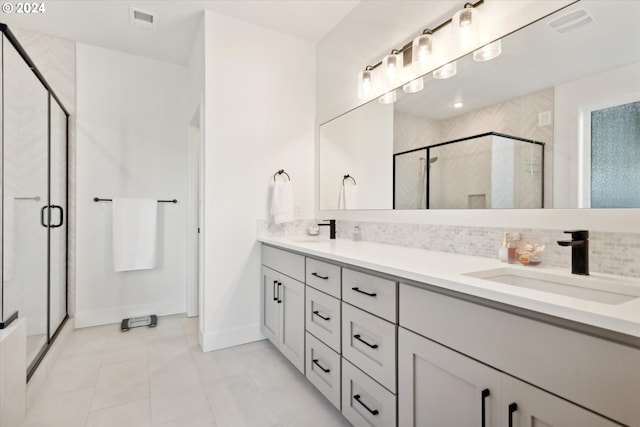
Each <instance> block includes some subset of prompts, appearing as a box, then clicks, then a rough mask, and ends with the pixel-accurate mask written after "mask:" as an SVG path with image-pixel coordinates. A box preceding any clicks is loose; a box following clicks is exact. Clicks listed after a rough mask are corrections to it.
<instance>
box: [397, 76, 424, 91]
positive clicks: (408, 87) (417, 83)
mask: <svg viewBox="0 0 640 427" xmlns="http://www.w3.org/2000/svg"><path fill="white" fill-rule="evenodd" d="M422 89H424V79H423V78H422V77H418V78H417V79H415V80H411V81H410V82H409V83H407V84H405V85H404V86H402V90H403V91H404V92H405V93H416V92H420V91H421V90H422Z"/></svg>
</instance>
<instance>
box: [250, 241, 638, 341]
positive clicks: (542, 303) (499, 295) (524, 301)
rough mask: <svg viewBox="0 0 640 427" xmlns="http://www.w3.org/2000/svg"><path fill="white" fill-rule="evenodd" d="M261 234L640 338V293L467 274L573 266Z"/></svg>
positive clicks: (313, 252) (630, 281)
mask: <svg viewBox="0 0 640 427" xmlns="http://www.w3.org/2000/svg"><path fill="white" fill-rule="evenodd" d="M258 240H259V241H261V242H262V243H266V244H269V245H272V246H276V247H279V248H282V249H288V250H292V251H297V252H301V253H304V254H307V255H309V256H313V257H319V258H325V259H327V260H332V261H336V262H339V263H344V264H350V265H353V266H357V267H361V268H366V269H370V270H373V271H378V272H381V273H386V274H391V275H394V276H398V277H401V278H406V279H408V280H412V281H416V282H421V283H427V284H430V285H434V286H437V287H440V288H443V289H448V290H452V291H456V292H461V293H464V294H468V295H472V296H475V297H479V298H484V299H488V300H492V301H496V302H499V303H504V304H508V305H511V306H514V307H519V308H523V309H526V310H531V311H535V312H539V313H544V314H547V315H551V316H555V317H559V318H563V319H567V320H570V321H575V322H579V323H583V324H586V325H590V326H595V327H598V328H603V329H606V330H610V331H614V332H619V333H622V334H626V335H630V336H633V337H638V338H640V298H634V299H632V300H630V301H627V302H623V303H621V304H605V303H599V302H593V301H588V300H585V299H580V298H575V297H570V296H565V295H558V294H554V293H550V292H543V291H539V290H534V289H528V288H522V287H518V286H513V285H508V284H502V283H498V282H494V281H490V280H485V279H480V278H476V277H471V276H467V275H466V274H468V273H474V272H478V271H483V270H490V269H496V268H504V267H507V266H508V267H509V268H513V269H523V270H530V269H536V270H538V271H539V272H541V273H552V274H554V275H560V276H563V277H566V278H569V280H570V279H571V277H572V275H571V272H570V271H564V270H561V269H557V268H545V267H544V262H543V263H542V264H540V265H538V266H523V265H519V264H505V263H503V262H500V261H499V260H498V259H497V258H496V259H492V258H483V257H476V256H470V255H460V254H454V253H447V252H436V251H427V250H424V249H418V248H410V247H404V246H395V245H387V244H381V243H372V242H362V241H358V242H355V241H352V240H347V239H336V240H328V239H326V238H325V239H314V238H311V237H309V236H299V237H297V238H296V237H271V236H259V237H258ZM574 277H575V276H574ZM581 280H587V281H589V280H591V281H594V282H595V281H598V280H601V281H602V280H605V281H615V282H617V283H622V284H623V285H624V286H625V287H626V288H628V289H631V290H632V292H633V295H638V296H640V279H634V278H627V277H621V276H613V275H608V274H599V273H592V274H591V276H589V277H586V278H585V277H582V276H581ZM587 283H588V282H587Z"/></svg>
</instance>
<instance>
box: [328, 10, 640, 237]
mask: <svg viewBox="0 0 640 427" xmlns="http://www.w3.org/2000/svg"><path fill="white" fill-rule="evenodd" d="M570 3H571V1H565V0H558V1H552V0H548V1H547V0H545V1H533V0H526V1H524V0H523V1H508V0H491V1H486V2H485V3H484V4H483V5H482V6H481V8H482V13H483V15H484V16H485V17H487V19H491V22H492V24H491V27H490V28H491V31H492V32H493V34H495V35H496V36H497V37H499V36H501V35H504V34H506V33H507V32H509V31H512V30H514V29H517V28H519V27H521V26H523V25H525V24H527V23H529V22H532V21H534V20H536V19H539V18H541V17H543V16H545V15H547V14H549V13H551V12H553V11H555V10H557V9H559V8H561V7H563V6H565V5H568V4H570ZM457 7H459V6H458V4H457V3H455V2H450V1H446V0H445V1H429V2H426V1H425V2H412V1H371V2H366V1H365V2H361V3H359V4H358V5H357V6H356V7H355V8H354V9H353V10H352V11H351V13H350V14H349V15H347V17H345V19H343V20H342V21H341V22H340V23H339V24H338V25H337V26H336V27H335V28H334V29H333V30H332V31H331V32H330V33H329V34H327V36H325V37H324V39H322V40H321V41H320V43H319V44H318V46H317V47H316V49H317V52H318V53H317V58H316V62H317V68H316V72H317V83H316V93H317V105H316V109H317V117H318V123H323V122H325V121H328V120H330V119H331V118H333V117H336V116H338V115H340V114H342V113H344V112H346V111H348V110H350V109H352V108H354V107H357V106H358V105H360V104H362V103H363V101H361V100H359V99H358V98H357V75H358V72H360V71H361V70H362V69H364V67H365V66H366V65H369V64H375V63H376V62H378V61H379V60H380V59H381V58H382V57H383V56H384V55H386V54H388V52H389V51H390V50H391V49H392V48H397V47H399V46H402V45H404V44H405V43H406V42H408V41H410V40H411V39H412V38H413V37H415V36H416V35H417V34H419V33H420V32H421V30H422V29H424V28H425V27H427V26H430V25H437V24H439V23H440V22H443V21H444V20H446V19H447V18H448V17H450V16H451V15H452V14H453V13H454V12H455V11H456V9H457ZM485 12H486V13H485ZM483 28H486V27H483ZM500 33H501V34H500ZM316 170H318V164H317V163H316ZM317 186H318V182H317V181H316V189H317V188H318V187H317ZM316 216H318V217H324V218H329V217H332V218H336V219H339V220H347V221H376V222H405V223H425V224H449V225H469V224H473V225H476V226H489V227H494V226H495V227H525V228H528V227H531V228H554V229H558V228H567V229H569V228H575V227H586V228H587V229H590V230H597V231H629V230H635V231H636V232H637V230H638V223H637V220H636V218H637V216H638V210H637V209H589V210H580V211H578V210H572V209H564V210H563V209H553V210H546V209H545V210H528V209H519V210H508V211H496V210H486V211H477V210H476V211H466V210H443V211H427V212H425V211H390V210H369V211H321V210H320V209H319V208H318V202H317V201H316Z"/></svg>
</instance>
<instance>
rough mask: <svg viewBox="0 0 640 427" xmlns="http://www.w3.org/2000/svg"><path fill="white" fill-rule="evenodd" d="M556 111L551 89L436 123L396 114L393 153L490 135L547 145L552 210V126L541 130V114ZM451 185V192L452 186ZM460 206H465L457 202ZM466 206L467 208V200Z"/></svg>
mask: <svg viewBox="0 0 640 427" xmlns="http://www.w3.org/2000/svg"><path fill="white" fill-rule="evenodd" d="M553 111H554V90H553V89H552V88H549V89H545V90H542V91H539V92H535V93H532V94H528V95H525V96H522V97H519V98H514V99H511V100H508V101H505V102H501V103H498V104H494V105H490V106H487V107H483V108H480V109H477V110H475V111H471V112H468V113H465V114H461V115H458V116H455V117H451V118H449V119H444V120H434V119H431V118H427V117H420V116H416V115H411V114H407V113H403V112H400V111H395V113H394V130H393V132H394V153H400V152H403V151H407V150H412V149H414V148H419V147H423V146H431V145H434V144H437V143H440V142H445V141H452V140H455V139H460V138H465V137H469V136H473V135H479V134H482V133H487V132H499V133H505V134H507V135H513V136H518V137H521V138H525V139H532V140H534V141H540V142H544V143H545V144H546V145H545V148H544V162H545V168H544V183H545V184H544V206H545V207H551V205H552V200H553V182H552V179H553V123H550V124H547V125H543V126H540V125H539V122H538V118H539V117H538V114H539V113H544V112H549V113H550V114H551V116H552V117H553ZM440 166H442V163H441V164H440ZM434 167H435V165H434ZM432 171H433V169H432ZM449 175H450V174H447V176H449ZM462 175H463V174H460V175H457V176H462ZM464 175H466V173H465V174H464ZM452 176H456V175H455V174H453V175H452ZM435 179H437V176H436V177H435ZM455 181H457V183H458V184H459V185H466V183H467V180H464V179H457V180H455ZM448 185H449V187H450V188H452V187H451V185H452V183H449V184H448ZM396 190H398V188H396ZM452 190H453V193H454V194H462V192H463V191H466V189H463V188H452ZM400 191H404V192H408V191H410V189H405V188H402V189H400ZM434 191H435V190H434ZM435 197H436V199H435V200H434V202H435V203H436V204H438V203H439V202H440V200H441V198H442V196H435ZM438 197H440V199H438ZM532 197H533V196H532ZM458 203H459V204H462V203H463V202H462V201H458ZM527 203H528V202H527ZM463 205H464V206H465V207H466V206H467V200H466V198H465V200H464V204H463ZM527 206H528V205H527Z"/></svg>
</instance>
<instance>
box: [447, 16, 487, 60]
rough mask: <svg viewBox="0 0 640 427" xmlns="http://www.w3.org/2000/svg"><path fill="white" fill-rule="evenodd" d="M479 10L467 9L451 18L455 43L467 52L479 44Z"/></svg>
mask: <svg viewBox="0 0 640 427" xmlns="http://www.w3.org/2000/svg"><path fill="white" fill-rule="evenodd" d="M478 19H479V13H478V9H476V8H475V7H466V5H465V8H464V9H462V10H459V11H458V12H456V14H455V15H453V17H452V18H451V25H452V31H453V42H454V43H455V44H456V45H457V46H458V47H459V48H460V49H462V50H464V51H465V52H466V51H467V50H469V49H471V48H474V47H476V46H477V44H478V38H479V34H480V22H479V20H478Z"/></svg>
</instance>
